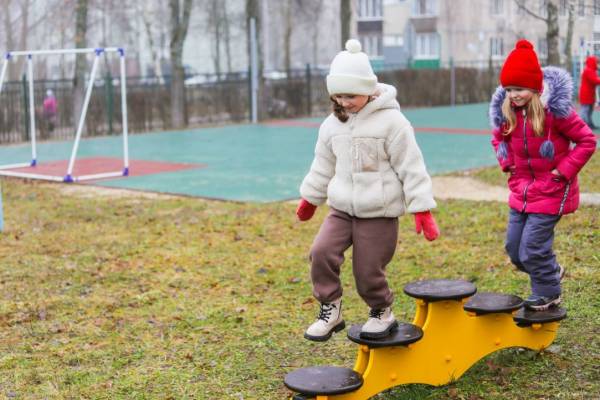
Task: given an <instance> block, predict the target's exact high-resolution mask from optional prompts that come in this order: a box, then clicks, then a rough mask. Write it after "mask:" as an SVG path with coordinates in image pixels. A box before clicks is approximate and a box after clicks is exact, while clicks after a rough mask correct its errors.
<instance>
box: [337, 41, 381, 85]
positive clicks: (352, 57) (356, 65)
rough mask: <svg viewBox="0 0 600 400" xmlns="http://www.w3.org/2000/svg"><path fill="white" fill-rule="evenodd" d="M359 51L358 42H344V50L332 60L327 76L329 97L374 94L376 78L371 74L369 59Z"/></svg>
mask: <svg viewBox="0 0 600 400" xmlns="http://www.w3.org/2000/svg"><path fill="white" fill-rule="evenodd" d="M361 50H362V48H361V45H360V42H359V41H358V40H356V39H350V40H348V41H347V42H346V50H344V51H340V52H339V53H338V54H337V55H336V56H335V57H334V58H333V61H332V62H331V66H330V67H329V75H327V91H328V92H329V94H330V95H332V96H333V95H334V94H360V95H365V96H370V95H372V94H373V93H375V86H377V77H376V76H375V74H374V73H373V69H372V68H371V62H370V61H369V57H368V56H367V55H366V54H365V53H363V52H362V51H361Z"/></svg>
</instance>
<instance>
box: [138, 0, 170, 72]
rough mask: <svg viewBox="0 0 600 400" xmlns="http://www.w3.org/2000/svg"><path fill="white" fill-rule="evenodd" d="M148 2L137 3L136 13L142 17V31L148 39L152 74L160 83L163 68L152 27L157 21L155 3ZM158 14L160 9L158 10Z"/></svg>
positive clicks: (158, 46)
mask: <svg viewBox="0 0 600 400" xmlns="http://www.w3.org/2000/svg"><path fill="white" fill-rule="evenodd" d="M149 3H150V2H146V3H145V4H142V3H138V15H140V17H141V19H142V24H143V25H144V32H145V34H146V39H147V40H148V49H149V50H150V57H151V59H152V65H153V69H154V75H155V76H157V77H158V80H159V82H160V83H163V82H164V81H163V70H162V63H161V48H160V44H161V43H156V41H155V32H154V30H153V29H152V27H153V25H155V24H153V22H154V21H157V19H158V18H157V15H156V14H157V12H156V11H157V10H156V8H155V7H156V6H157V4H156V3H153V6H154V7H153V6H152V5H150V4H149ZM158 14H159V15H160V14H161V13H160V10H159V12H158Z"/></svg>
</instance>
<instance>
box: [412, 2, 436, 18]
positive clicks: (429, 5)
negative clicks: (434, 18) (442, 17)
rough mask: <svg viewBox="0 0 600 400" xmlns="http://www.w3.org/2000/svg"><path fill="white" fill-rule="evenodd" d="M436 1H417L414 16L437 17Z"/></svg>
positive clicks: (414, 5)
mask: <svg viewBox="0 0 600 400" xmlns="http://www.w3.org/2000/svg"><path fill="white" fill-rule="evenodd" d="M436 11H437V10H436V0H415V2H414V3H413V14H414V15H417V16H431V15H437V12H436Z"/></svg>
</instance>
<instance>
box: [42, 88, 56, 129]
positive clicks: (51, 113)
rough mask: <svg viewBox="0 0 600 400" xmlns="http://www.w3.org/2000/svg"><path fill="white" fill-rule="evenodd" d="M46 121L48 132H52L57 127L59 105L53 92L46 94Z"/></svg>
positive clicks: (44, 108)
mask: <svg viewBox="0 0 600 400" xmlns="http://www.w3.org/2000/svg"><path fill="white" fill-rule="evenodd" d="M42 107H43V113H44V121H46V125H47V126H48V132H52V131H53V130H54V127H55V126H56V116H57V114H58V104H57V103H56V97H55V96H54V93H53V92H52V90H48V91H47V92H46V98H44V104H43V106H42Z"/></svg>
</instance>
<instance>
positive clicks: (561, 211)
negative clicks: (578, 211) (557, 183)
mask: <svg viewBox="0 0 600 400" xmlns="http://www.w3.org/2000/svg"><path fill="white" fill-rule="evenodd" d="M570 188H571V182H567V187H566V188H565V193H564V194H563V198H562V200H561V202H560V207H559V209H558V215H562V213H563V210H564V208H565V203H566V202H567V196H568V194H569V189H570Z"/></svg>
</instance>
